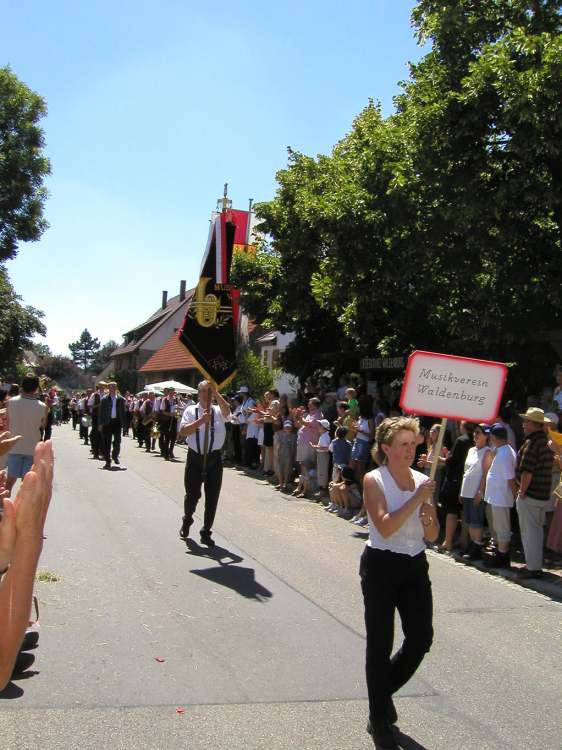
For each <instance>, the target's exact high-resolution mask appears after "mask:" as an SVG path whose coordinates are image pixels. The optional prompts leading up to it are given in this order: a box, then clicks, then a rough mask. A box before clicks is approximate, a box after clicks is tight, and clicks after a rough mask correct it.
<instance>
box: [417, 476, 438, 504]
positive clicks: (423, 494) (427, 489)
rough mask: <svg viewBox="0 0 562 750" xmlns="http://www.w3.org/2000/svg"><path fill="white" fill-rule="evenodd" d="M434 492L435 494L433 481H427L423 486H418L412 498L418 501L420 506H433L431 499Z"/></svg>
mask: <svg viewBox="0 0 562 750" xmlns="http://www.w3.org/2000/svg"><path fill="white" fill-rule="evenodd" d="M434 492H435V482H434V481H433V479H427V480H426V481H425V482H423V484H420V486H419V487H418V489H417V491H416V494H415V495H414V497H415V498H416V499H417V500H418V502H419V503H420V505H421V504H422V503H427V504H428V505H433V503H432V502H431V500H432V498H433V493H434Z"/></svg>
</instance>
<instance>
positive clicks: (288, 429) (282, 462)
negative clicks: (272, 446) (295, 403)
mask: <svg viewBox="0 0 562 750" xmlns="http://www.w3.org/2000/svg"><path fill="white" fill-rule="evenodd" d="M277 445H278V453H277V480H278V482H279V483H278V485H277V487H276V488H275V489H276V490H285V491H288V490H289V489H290V487H289V480H290V479H291V474H292V472H293V468H294V465H295V457H296V451H297V435H296V433H295V431H294V429H293V423H292V422H291V420H290V419H286V420H285V421H284V422H283V429H282V430H280V431H279V432H278V433H277Z"/></svg>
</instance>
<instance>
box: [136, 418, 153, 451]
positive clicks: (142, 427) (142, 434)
mask: <svg viewBox="0 0 562 750" xmlns="http://www.w3.org/2000/svg"><path fill="white" fill-rule="evenodd" d="M137 430H138V432H137V435H138V438H139V446H140V447H141V448H142V447H143V445H144V446H145V447H146V450H147V451H149V450H150V446H151V441H152V422H149V423H148V424H143V423H142V420H140V421H139V424H138V428H137Z"/></svg>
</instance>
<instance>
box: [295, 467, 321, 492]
mask: <svg viewBox="0 0 562 750" xmlns="http://www.w3.org/2000/svg"><path fill="white" fill-rule="evenodd" d="M315 465H316V464H315V461H312V460H310V459H308V458H307V459H305V460H304V461H301V463H300V474H299V483H298V486H297V489H296V490H295V491H294V492H293V495H294V496H295V497H311V495H312V494H313V493H314V492H315V491H316V486H317V485H316V477H317V474H316V468H315Z"/></svg>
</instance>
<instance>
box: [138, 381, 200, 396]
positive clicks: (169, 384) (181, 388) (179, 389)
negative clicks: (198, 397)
mask: <svg viewBox="0 0 562 750" xmlns="http://www.w3.org/2000/svg"><path fill="white" fill-rule="evenodd" d="M164 388H173V389H174V391H176V393H190V394H191V395H193V394H195V393H197V388H192V387H191V386H190V385H184V383H179V382H178V381H177V380H163V381H162V382H161V383H149V384H147V385H145V386H144V389H145V391H148V390H150V391H153V390H155V389H158V390H159V391H163V390H164Z"/></svg>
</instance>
